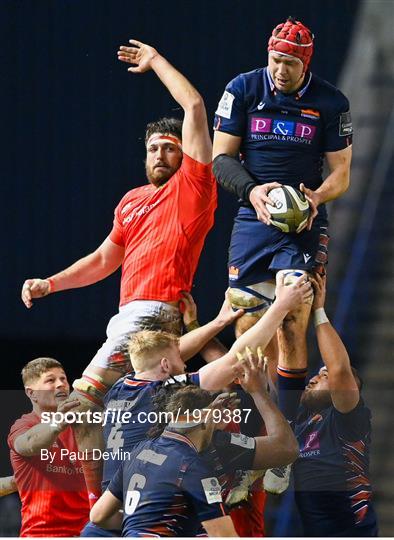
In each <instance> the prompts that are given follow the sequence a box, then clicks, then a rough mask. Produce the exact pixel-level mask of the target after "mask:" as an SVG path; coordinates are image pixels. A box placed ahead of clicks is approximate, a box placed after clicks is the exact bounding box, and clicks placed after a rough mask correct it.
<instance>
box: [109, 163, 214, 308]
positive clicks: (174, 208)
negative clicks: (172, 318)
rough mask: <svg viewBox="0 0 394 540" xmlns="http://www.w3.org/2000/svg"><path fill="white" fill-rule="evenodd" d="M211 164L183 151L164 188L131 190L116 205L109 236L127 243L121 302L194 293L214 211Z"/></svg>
mask: <svg viewBox="0 0 394 540" xmlns="http://www.w3.org/2000/svg"><path fill="white" fill-rule="evenodd" d="M216 202H217V201H216V183H215V180H214V177H213V175H212V165H211V164H208V165H204V164H202V163H199V162H197V161H195V160H194V159H192V158H191V157H189V156H187V155H186V154H184V155H183V160H182V165H181V167H180V169H178V171H177V172H176V173H175V174H174V175H173V176H172V177H171V178H170V179H169V180H168V182H166V183H165V184H164V185H163V186H161V187H159V188H157V187H156V186H154V185H152V184H147V185H145V186H141V187H138V188H136V189H132V190H131V191H129V192H128V193H126V195H125V196H124V197H123V199H122V200H121V201H120V203H119V204H118V206H117V207H116V209H115V218H114V224H113V229H112V232H111V234H110V239H111V240H112V242H114V243H115V244H118V245H120V246H124V248H125V254H124V259H123V265H122V280H121V287H120V305H124V304H127V303H128V302H131V301H132V300H159V301H162V302H169V301H175V300H179V299H180V298H181V291H190V289H191V286H192V281H193V277H194V273H195V271H196V268H197V263H198V259H199V257H200V253H201V250H202V247H203V245H204V240H205V237H206V235H207V233H208V231H209V230H210V229H211V227H212V225H213V221H214V212H215V209H216Z"/></svg>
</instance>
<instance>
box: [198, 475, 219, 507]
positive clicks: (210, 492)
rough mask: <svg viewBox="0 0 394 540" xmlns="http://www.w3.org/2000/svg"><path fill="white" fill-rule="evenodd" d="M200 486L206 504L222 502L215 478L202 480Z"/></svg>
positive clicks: (217, 481)
mask: <svg viewBox="0 0 394 540" xmlns="http://www.w3.org/2000/svg"><path fill="white" fill-rule="evenodd" d="M201 484H202V487H203V490H204V493H205V497H206V499H207V503H208V504H213V503H221V502H222V495H221V493H220V492H221V488H220V484H219V480H218V479H217V478H215V477H214V476H213V477H212V478H202V479H201Z"/></svg>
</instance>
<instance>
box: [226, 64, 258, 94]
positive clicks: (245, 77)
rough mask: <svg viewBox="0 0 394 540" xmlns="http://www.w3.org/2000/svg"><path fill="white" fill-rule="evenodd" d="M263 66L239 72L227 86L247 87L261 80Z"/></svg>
mask: <svg viewBox="0 0 394 540" xmlns="http://www.w3.org/2000/svg"><path fill="white" fill-rule="evenodd" d="M265 69H266V68H265V67H262V68H256V69H252V70H251V71H246V72H244V73H239V74H238V75H236V76H235V77H234V78H233V79H231V81H230V82H229V83H228V85H227V86H228V87H232V88H242V89H245V88H248V87H249V86H251V85H253V84H256V82H262V80H263V78H264V76H265Z"/></svg>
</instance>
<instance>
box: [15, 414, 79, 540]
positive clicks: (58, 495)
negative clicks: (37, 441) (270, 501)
mask: <svg viewBox="0 0 394 540" xmlns="http://www.w3.org/2000/svg"><path fill="white" fill-rule="evenodd" d="M39 423H40V417H39V416H38V415H37V414H36V413H34V412H31V413H29V414H24V415H23V416H22V418H20V419H19V420H17V421H16V422H15V424H14V425H13V426H12V427H11V431H10V433H9V435H8V446H9V447H10V451H11V452H10V453H11V463H12V468H13V470H14V475H15V481H16V485H17V487H18V492H19V496H20V498H21V502H22V528H21V532H20V536H30V537H38V536H41V537H42V536H46V537H50V536H79V531H80V530H81V528H82V527H83V525H84V523H86V521H87V519H88V517H89V501H88V495H87V491H86V485H85V480H84V476H83V471H82V467H81V463H80V462H79V461H77V460H76V461H73V460H72V459H71V456H70V457H69V456H68V455H67V456H64V455H63V456H62V454H61V451H62V450H63V449H64V450H68V451H70V452H75V453H76V452H77V444H76V442H75V439H74V434H73V431H72V429H71V427H68V428H67V429H66V430H64V431H63V432H62V433H60V434H59V436H58V437H57V439H56V441H55V442H54V443H53V445H52V446H51V448H50V451H51V452H52V455H53V456H54V458H53V460H52V461H51V460H44V459H41V456H40V454H38V455H35V456H32V457H25V456H21V455H20V454H18V453H17V452H16V451H15V448H14V443H15V439H17V438H18V437H19V436H20V435H22V434H23V433H25V432H26V431H28V430H29V429H30V428H32V427H33V426H36V425H37V424H39Z"/></svg>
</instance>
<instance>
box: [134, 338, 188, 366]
mask: <svg viewBox="0 0 394 540" xmlns="http://www.w3.org/2000/svg"><path fill="white" fill-rule="evenodd" d="M174 345H175V346H179V338H178V337H177V336H175V335H174V334H170V333H169V332H161V331H156V330H141V332H136V333H135V334H133V335H132V336H131V337H130V340H129V344H128V352H129V356H130V362H131V365H132V366H133V369H134V371H142V370H147V369H153V368H155V367H156V366H157V365H158V361H159V360H160V358H161V357H162V356H163V353H164V352H165V351H166V350H167V349H169V348H171V347H173V346H174Z"/></svg>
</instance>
